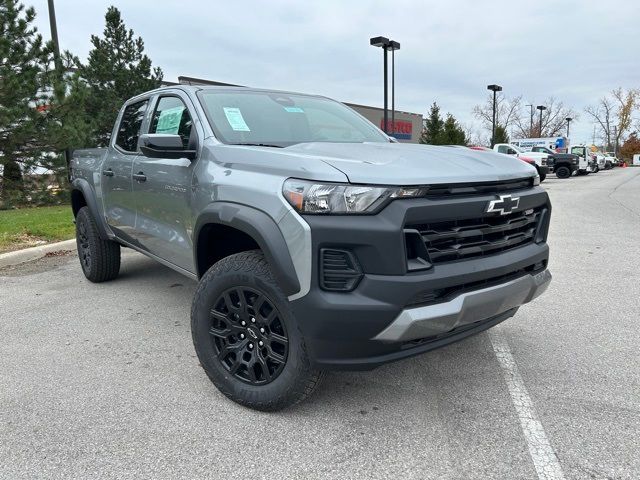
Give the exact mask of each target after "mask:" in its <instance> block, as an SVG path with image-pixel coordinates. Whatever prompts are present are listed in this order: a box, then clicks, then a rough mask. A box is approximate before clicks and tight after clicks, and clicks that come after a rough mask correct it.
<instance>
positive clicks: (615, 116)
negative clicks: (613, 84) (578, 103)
mask: <svg viewBox="0 0 640 480" xmlns="http://www.w3.org/2000/svg"><path fill="white" fill-rule="evenodd" d="M639 99H640V90H638V89H629V90H627V91H625V90H623V89H622V88H616V89H614V90H612V91H611V94H610V95H605V96H604V97H602V98H601V99H600V100H598V104H597V105H595V106H592V105H590V106H588V107H586V108H585V112H587V113H588V114H589V115H590V116H591V117H592V118H593V119H594V120H595V122H596V124H597V125H598V129H599V131H600V136H601V138H602V141H603V143H604V145H605V148H606V150H608V151H611V150H613V146H614V144H615V145H617V144H618V143H619V142H620V140H621V139H622V138H623V137H624V135H625V134H626V133H627V132H628V131H629V130H630V129H631V123H632V121H633V114H634V112H635V110H636V109H637V108H638V106H639V105H638V103H639V102H638V100H639Z"/></svg>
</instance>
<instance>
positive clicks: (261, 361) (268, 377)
mask: <svg viewBox="0 0 640 480" xmlns="http://www.w3.org/2000/svg"><path fill="white" fill-rule="evenodd" d="M256 358H257V360H258V364H259V365H260V368H261V369H262V372H263V374H264V377H265V380H266V381H267V382H270V381H271V372H270V371H269V365H267V360H266V359H265V358H264V357H263V356H262V353H261V352H260V351H258V352H256Z"/></svg>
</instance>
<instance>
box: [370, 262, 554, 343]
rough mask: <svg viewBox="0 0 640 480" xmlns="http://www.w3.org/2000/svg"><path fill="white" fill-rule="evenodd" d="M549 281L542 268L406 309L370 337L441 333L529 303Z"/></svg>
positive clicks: (406, 337)
mask: <svg viewBox="0 0 640 480" xmlns="http://www.w3.org/2000/svg"><path fill="white" fill-rule="evenodd" d="M550 282H551V273H550V272H549V270H543V271H541V272H540V273H537V274H535V275H524V276H522V277H519V278H517V279H515V280H511V281H510V282H506V283H503V284H500V285H495V286H492V287H488V288H483V289H481V290H475V291H471V292H467V293H462V294H461V295H458V296H457V297H455V298H454V299H452V300H450V301H448V302H443V303H437V304H435V305H427V306H424V307H417V308H408V309H405V310H403V311H402V313H401V314H400V315H398V316H397V317H396V319H395V320H394V321H393V322H392V323H391V324H390V325H389V326H388V327H387V328H385V329H384V330H383V331H382V332H380V333H379V334H378V335H376V336H375V338H374V339H373V340H377V341H382V342H407V341H409V340H417V339H420V338H426V337H433V336H436V335H441V334H443V333H446V332H450V331H452V330H454V329H456V328H459V327H461V326H463V325H468V324H470V323H474V322H477V321H478V319H487V318H492V317H497V316H498V315H500V314H503V313H505V312H507V311H509V310H512V309H514V308H517V307H519V306H520V305H524V304H525V303H529V302H530V301H531V300H533V299H534V298H536V297H538V296H539V295H541V294H542V293H543V292H544V291H545V290H546V289H547V287H548V286H549V283H550Z"/></svg>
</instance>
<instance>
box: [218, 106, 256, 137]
mask: <svg viewBox="0 0 640 480" xmlns="http://www.w3.org/2000/svg"><path fill="white" fill-rule="evenodd" d="M224 114H225V115H226V116H227V122H229V125H230V126H231V128H233V129H234V130H235V131H236V132H250V131H251V129H249V125H247V122H245V121H244V118H243V117H242V112H241V111H240V109H239V108H236V107H224Z"/></svg>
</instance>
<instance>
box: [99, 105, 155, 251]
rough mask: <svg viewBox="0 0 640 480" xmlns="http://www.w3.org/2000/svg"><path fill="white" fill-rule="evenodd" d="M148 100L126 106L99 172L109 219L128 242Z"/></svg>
mask: <svg viewBox="0 0 640 480" xmlns="http://www.w3.org/2000/svg"><path fill="white" fill-rule="evenodd" d="M148 103H149V102H148V100H143V101H139V102H136V103H132V104H130V105H127V106H126V107H125V109H124V111H123V113H122V116H121V117H120V119H119V123H118V129H117V130H116V133H115V135H116V136H115V139H113V140H112V142H111V147H112V148H110V149H109V153H108V154H107V158H106V159H105V161H104V163H103V165H102V172H101V174H100V178H101V181H102V189H101V190H102V193H103V195H104V196H103V206H104V215H105V218H106V221H107V223H108V224H109V226H110V227H111V230H112V231H113V233H114V234H115V235H116V236H117V237H119V238H121V239H122V240H125V241H127V242H131V241H132V238H133V229H134V227H135V220H136V202H135V200H134V198H133V187H132V178H131V170H132V168H133V162H134V159H135V158H136V156H137V150H138V136H139V135H140V129H141V127H142V122H143V120H144V116H145V112H146V110H147V106H148Z"/></svg>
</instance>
